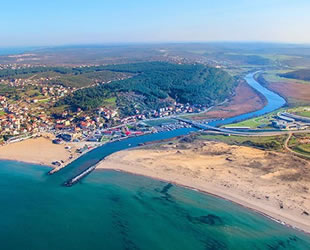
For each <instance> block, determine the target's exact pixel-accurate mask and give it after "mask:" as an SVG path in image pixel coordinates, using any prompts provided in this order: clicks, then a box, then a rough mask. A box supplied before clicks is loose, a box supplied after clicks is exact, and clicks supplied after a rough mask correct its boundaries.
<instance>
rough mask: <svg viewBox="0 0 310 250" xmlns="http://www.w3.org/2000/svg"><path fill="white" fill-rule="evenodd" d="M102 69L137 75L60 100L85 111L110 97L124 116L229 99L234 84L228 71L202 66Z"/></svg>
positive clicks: (144, 65)
mask: <svg viewBox="0 0 310 250" xmlns="http://www.w3.org/2000/svg"><path fill="white" fill-rule="evenodd" d="M100 69H104V70H108V71H112V72H122V73H130V74H134V76H133V77H131V78H128V79H125V80H122V81H114V82H112V83H110V84H106V85H100V86H96V87H93V88H87V89H82V90H78V91H76V92H74V94H73V95H71V96H68V97H66V98H64V99H63V100H61V101H60V102H59V103H58V104H57V105H64V104H66V105H69V106H71V108H73V109H76V108H82V109H83V110H91V109H94V108H96V107H98V106H100V105H102V104H103V103H104V100H105V99H107V98H111V97H116V98H117V104H118V106H119V107H120V109H121V110H122V113H123V114H125V115H130V114H132V113H133V112H134V111H135V110H136V109H138V110H141V111H142V110H145V109H156V108H159V107H165V106H167V105H168V104H169V103H171V102H172V101H174V100H175V101H177V102H179V103H190V104H202V105H210V104H213V103H214V102H221V101H223V100H224V99H225V98H227V97H228V96H229V95H230V94H231V93H232V91H233V89H234V87H235V81H234V79H233V78H232V77H231V76H230V75H229V74H227V73H226V72H224V71H222V70H220V69H215V68H210V67H206V66H203V65H177V64H170V63H164V62H149V63H134V64H121V65H108V66H103V67H101V68H100Z"/></svg>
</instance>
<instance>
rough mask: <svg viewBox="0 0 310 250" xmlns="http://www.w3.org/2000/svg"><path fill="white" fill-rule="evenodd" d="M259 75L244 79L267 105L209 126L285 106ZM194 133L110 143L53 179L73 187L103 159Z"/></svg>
mask: <svg viewBox="0 0 310 250" xmlns="http://www.w3.org/2000/svg"><path fill="white" fill-rule="evenodd" d="M257 73H258V72H254V73H249V74H248V75H246V77H245V78H244V79H245V80H246V81H247V83H248V84H249V85H250V86H251V87H252V88H253V89H255V90H256V91H258V92H259V93H260V94H262V95H263V96H264V97H265V98H266V100H267V105H266V106H265V107H263V108H262V109H260V110H257V111H254V112H250V113H246V114H242V115H238V116H235V117H231V118H227V119H224V120H216V121H213V122H210V123H209V124H208V125H210V126H213V127H218V126H221V125H225V124H230V123H234V122H238V121H241V120H246V119H249V118H253V117H255V116H260V115H263V114H267V113H270V112H272V111H275V110H277V109H279V108H281V107H282V106H283V105H285V103H286V101H285V100H284V99H283V98H282V97H281V96H279V95H278V94H276V93H274V92H272V91H270V90H268V89H267V88H265V87H263V86H262V85H260V84H259V83H258V82H257V81H256V80H255V79H254V75H255V74H257ZM194 131H197V129H195V128H182V129H177V130H174V131H166V132H160V133H157V134H150V135H144V136H138V137H134V138H128V139H124V140H122V141H117V142H113V143H108V144H105V145H103V146H100V147H98V148H96V149H94V150H92V151H90V152H88V153H86V154H85V155H82V156H81V157H79V158H77V159H76V160H75V161H73V162H71V163H70V164H69V165H67V166H66V167H64V168H63V169H61V170H60V171H58V172H57V173H55V174H53V177H52V178H53V179H56V180H57V178H58V179H59V180H60V181H61V184H63V185H65V186H68V187H71V186H72V185H74V184H75V183H76V182H78V181H79V178H77V177H78V176H81V178H83V177H84V176H86V175H88V174H89V173H90V172H89V170H92V169H95V168H94V165H96V164H97V163H98V162H100V161H101V160H102V159H104V158H105V157H106V156H108V155H110V154H112V153H115V152H117V151H120V150H124V149H129V148H133V147H137V146H139V145H140V144H142V143H146V142H152V141H158V140H163V139H169V138H173V137H176V136H181V135H186V134H188V133H191V132H194ZM83 173H85V175H84V174H83ZM56 176H57V177H56ZM59 180H58V181H59Z"/></svg>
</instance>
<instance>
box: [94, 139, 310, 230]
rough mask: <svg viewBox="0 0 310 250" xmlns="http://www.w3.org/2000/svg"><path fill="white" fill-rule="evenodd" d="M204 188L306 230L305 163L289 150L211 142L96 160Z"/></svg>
mask: <svg viewBox="0 0 310 250" xmlns="http://www.w3.org/2000/svg"><path fill="white" fill-rule="evenodd" d="M97 169H113V170H119V171H124V172H128V173H131V174H137V175H143V176H147V177H151V178H155V179H160V180H164V181H167V182H172V183H176V184H179V185H182V186H185V187H188V188H192V189H196V190H199V191H202V192H206V193H210V194H213V195H216V196H219V197H222V198H225V199H227V200H230V201H233V202H235V203H238V204H240V205H242V206H245V207H248V208H250V209H253V210H255V211H257V212H259V213H261V214H264V215H265V216H268V217H271V218H274V219H276V220H278V221H281V222H284V223H286V224H288V225H291V226H292V227H295V228H298V229H300V230H303V231H305V232H308V233H310V216H309V213H310V194H309V189H310V182H309V180H310V174H309V170H310V165H309V162H307V161H304V160H302V159H299V158H297V157H293V156H291V155H289V154H283V153H275V152H266V151H263V150H258V149H254V148H249V147H242V146H241V147H240V146H231V145H227V144H224V143H217V142H202V141H199V142H194V143H180V142H176V143H169V144H162V145H156V146H150V147H147V148H143V149H134V150H127V151H121V152H117V153H115V154H113V155H110V156H108V157H107V158H106V159H105V160H104V161H102V162H101V163H100V164H98V167H97Z"/></svg>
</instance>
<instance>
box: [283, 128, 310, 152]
mask: <svg viewBox="0 0 310 250" xmlns="http://www.w3.org/2000/svg"><path fill="white" fill-rule="evenodd" d="M288 146H289V147H290V148H291V149H292V150H294V151H296V152H297V153H300V154H303V155H305V156H307V157H310V134H302V135H301V134H294V135H293V136H292V137H291V139H290V141H289V143H288Z"/></svg>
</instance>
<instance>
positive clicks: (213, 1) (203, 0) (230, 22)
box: [0, 0, 310, 46]
mask: <svg viewBox="0 0 310 250" xmlns="http://www.w3.org/2000/svg"><path fill="white" fill-rule="evenodd" d="M309 13H310V0H144V1H142V0H83V1H82V0H49V1H48V0H40V1H39V0H15V1H14V0H10V1H8V0H0V46H32V45H65V44H84V43H86V44H91V43H97V44H98V43H114V42H117V43H119V42H124V43H126V42H175V41H178V42H187V41H191V42H195V41H273V42H297V43H310V32H309V27H310V14H309Z"/></svg>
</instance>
